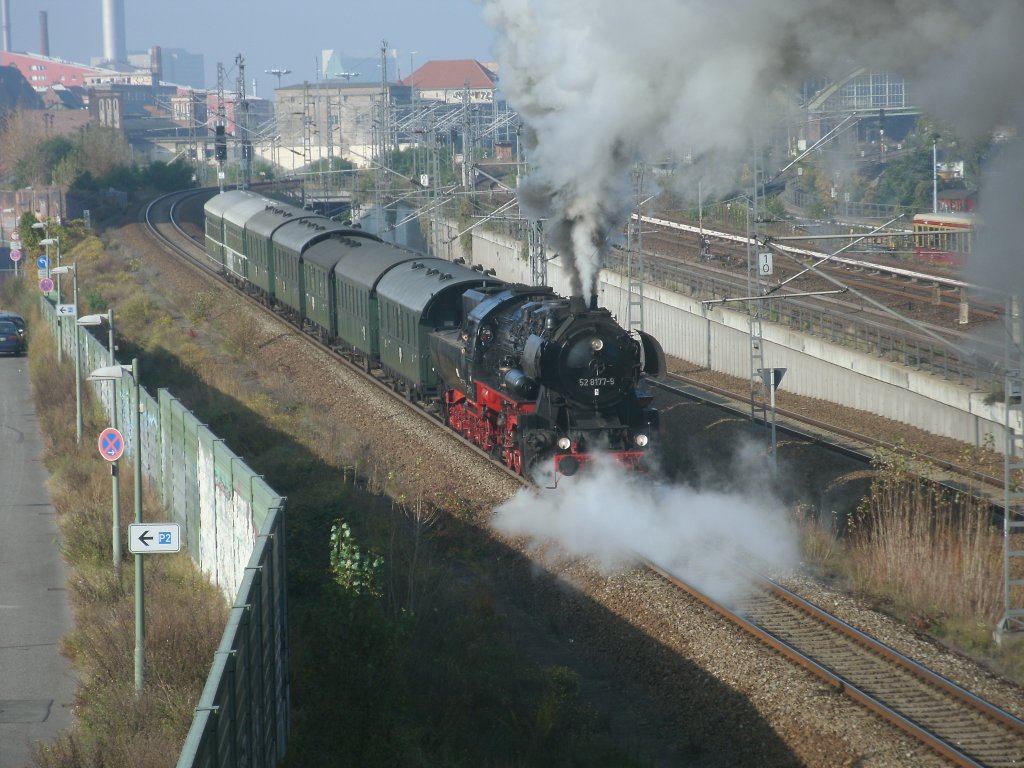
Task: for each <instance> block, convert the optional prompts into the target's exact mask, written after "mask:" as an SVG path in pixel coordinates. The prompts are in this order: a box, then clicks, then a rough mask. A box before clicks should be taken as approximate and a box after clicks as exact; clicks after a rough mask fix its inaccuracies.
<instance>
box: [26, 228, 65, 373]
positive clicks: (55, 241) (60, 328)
mask: <svg viewBox="0 0 1024 768" xmlns="http://www.w3.org/2000/svg"><path fill="white" fill-rule="evenodd" d="M40 224H42V225H43V226H44V227H47V230H46V231H47V232H49V229H48V227H49V224H48V223H46V222H39V221H37V222H36V223H35V224H33V225H32V227H33V229H35V228H37V227H39V225H40ZM39 244H40V245H45V246H46V268H47V270H48V271H49V274H51V275H56V276H57V303H58V304H59V303H60V301H61V293H60V276H61V275H62V274H63V272H61V271H60V238H59V237H46V238H44V239H42V240H40V241H39ZM51 245H56V246H57V267H56V268H55V269H51V268H50V246H51ZM57 362H58V363H63V362H64V319H63V318H62V317H58V318H57Z"/></svg>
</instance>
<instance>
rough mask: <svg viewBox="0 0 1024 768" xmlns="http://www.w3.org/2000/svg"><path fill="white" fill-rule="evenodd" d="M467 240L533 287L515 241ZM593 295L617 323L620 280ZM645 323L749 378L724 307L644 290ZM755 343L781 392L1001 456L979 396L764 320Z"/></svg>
mask: <svg viewBox="0 0 1024 768" xmlns="http://www.w3.org/2000/svg"><path fill="white" fill-rule="evenodd" d="M473 234H474V237H473V263H474V264H483V265H484V267H485V268H491V267H494V268H495V269H496V270H497V274H498V277H500V278H502V279H503V280H508V281H512V282H523V283H529V282H531V278H530V264H529V261H527V260H525V259H524V258H523V257H522V253H523V249H522V246H521V244H520V243H519V242H518V241H517V240H513V239H512V238H509V237H507V236H503V235H500V234H497V233H494V232H487V231H480V230H477V231H475V232H474V233H473ZM563 273H564V270H563V268H562V265H561V257H555V258H554V259H553V260H551V261H550V262H548V283H549V284H550V285H551V286H552V287H553V288H554V289H555V290H556V291H557V292H558V293H560V294H563V295H568V293H569V283H568V279H567V278H566V277H565V276H564V274H563ZM600 293H601V305H602V306H605V307H607V308H608V309H610V310H611V311H612V312H613V313H615V314H616V316H617V317H618V318H619V321H620V322H622V323H623V324H625V319H626V312H627V305H628V295H627V285H626V280H625V277H623V276H622V275H619V274H617V273H613V272H609V271H607V270H606V271H604V272H602V276H601V285H600ZM643 318H644V330H645V331H647V332H648V333H651V334H653V335H654V336H655V337H656V338H657V339H658V340H659V341H660V342H661V344H662V346H663V347H664V348H665V353H666V354H668V355H671V356H673V357H678V358H680V359H682V360H685V361H687V362H690V363H694V364H697V365H702V366H706V367H710V368H711V369H712V370H715V371H720V372H722V373H727V374H729V375H731V376H737V377H739V378H748V377H749V376H750V374H751V371H750V335H749V324H748V320H747V316H746V315H745V314H741V313H739V312H735V311H733V310H730V309H726V308H722V307H715V308H713V309H711V310H709V311H708V312H707V313H706V314H705V313H704V312H703V308H702V305H701V304H700V301H699V300H698V299H694V298H690V297H688V296H684V295H681V294H678V293H674V292H672V291H669V290H667V289H665V288H661V287H659V286H656V285H645V286H644V305H643ZM762 337H763V339H764V364H765V366H767V367H773V368H786V369H787V372H786V378H785V381H784V382H783V385H782V388H783V389H785V390H787V391H789V392H794V393H796V394H799V395H804V396H807V397H814V398H819V399H821V400H827V401H830V402H835V403H842V404H844V405H846V406H849V407H850V408H853V409H856V410H860V411H867V412H869V413H874V414H878V415H879V416H885V417H887V418H890V419H894V420H896V421H900V422H903V423H906V424H910V425H912V426H915V427H918V428H920V429H923V430H926V431H928V432H931V433H933V434H936V435H941V436H944V437H952V438H955V439H957V440H961V441H963V442H965V443H969V444H972V445H976V446H981V445H985V444H991V445H992V446H993V447H994V448H995V449H996V450H998V451H1000V452H1002V451H1003V450H1004V448H1005V445H1006V427H1005V424H1006V409H1005V406H1004V405H1003V404H1002V403H996V404H993V405H986V404H985V403H984V398H985V393H983V392H978V391H972V390H971V389H969V388H968V387H965V386H963V385H959V384H956V383H954V382H951V381H944V380H942V379H940V378H938V377H936V376H934V375H932V374H929V373H925V372H923V371H917V370H914V369H912V368H907V367H905V366H902V365H897V364H894V363H890V362H889V361H887V360H885V359H883V358H881V357H877V356H873V355H868V354H863V353H860V352H857V351H855V350H852V349H849V348H847V347H842V346H837V345H833V344H830V343H829V342H827V341H826V340H824V339H821V338H819V337H815V336H809V335H806V334H803V333H799V332H797V331H794V330H792V329H790V328H788V327H786V326H782V325H773V324H772V323H769V322H767V321H766V322H764V323H763V325H762ZM1015 415H1017V414H1015ZM1013 428H1014V429H1015V430H1016V432H1017V433H1018V434H1019V433H1020V432H1021V430H1022V428H1024V425H1022V424H1021V423H1019V419H1018V423H1016V424H1015V425H1014V427H1013Z"/></svg>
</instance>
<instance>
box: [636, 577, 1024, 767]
mask: <svg viewBox="0 0 1024 768" xmlns="http://www.w3.org/2000/svg"><path fill="white" fill-rule="evenodd" d="M647 565H648V567H650V568H651V569H652V570H654V571H656V572H657V573H659V574H660V575H661V576H662V578H664V579H666V580H667V581H669V582H670V583H671V584H673V585H675V586H676V587H678V588H679V589H682V590H684V591H686V592H687V593H688V594H690V595H691V596H693V597H694V598H695V599H697V600H698V601H700V602H701V603H703V604H704V605H706V606H708V607H709V608H711V609H712V610H714V611H716V612H718V613H719V614H721V615H722V616H724V617H725V618H727V619H728V620H729V621H731V622H733V623H735V624H737V625H739V626H741V627H742V628H743V629H745V630H746V631H747V632H749V633H751V634H752V635H754V636H755V637H757V638H758V639H760V640H761V641H762V642H763V643H765V644H766V645H768V646H769V647H770V648H772V649H773V650H775V651H777V652H779V653H781V654H782V655H783V656H785V657H786V658H787V659H789V660H790V661H792V662H794V663H796V664H799V665H800V666H802V667H804V668H805V669H807V670H809V671H810V672H811V673H812V674H814V675H816V676H817V677H819V678H821V679H822V680H824V681H825V682H827V683H828V684H829V685H831V686H833V687H834V688H835V689H836V690H838V691H840V692H841V693H843V695H845V696H847V697H849V698H851V699H853V700H854V701H856V702H857V703H859V704H860V705H862V706H863V707H865V708H867V709H869V710H870V711H872V712H874V713H875V714H877V715H878V716H879V717H882V718H883V719H885V720H887V721H888V722H890V723H892V724H893V725H895V726H896V727H898V728H899V729H901V730H903V731H904V732H906V733H907V734H909V735H911V736H913V737H914V738H916V739H918V740H919V741H921V742H922V743H923V744H925V745H927V746H928V747H929V748H931V749H932V750H934V751H935V752H937V753H938V754H940V755H942V756H943V757H945V758H946V759H948V760H949V761H950V762H951V763H952V764H953V765H957V766H987V767H988V768H1003V767H1004V766H1019V765H1022V764H1024V721H1021V720H1019V719H1018V718H1016V717H1014V716H1013V715H1012V714H1010V713H1009V712H1006V711H1004V710H1002V709H1000V708H999V707H996V706H994V705H992V704H991V703H989V702H987V701H984V700H983V699H980V698H978V697H977V696H975V695H974V694H972V693H971V692H969V691H967V690H965V689H964V688H961V687H960V686H958V685H956V684H955V683H953V682H951V681H949V680H947V679H946V678H944V677H942V676H941V675H938V674H936V673H934V672H932V671H931V670H929V669H927V668H925V667H923V666H921V665H920V664H918V663H917V662H915V661H914V660H913V659H910V658H908V657H907V656H904V655H903V654H901V653H898V652H897V651H895V650H893V649H892V648H890V647H889V646H887V645H885V644H884V643H882V642H880V641H879V640H877V639H875V638H873V637H870V636H869V635H866V634H865V633H863V632H861V631H859V630H858V629H856V628H855V627H852V626H850V625H849V624H846V623H845V622H843V621H841V620H840V619H838V618H836V617H835V616H833V615H831V614H830V613H828V612H827V611H824V610H823V609H821V608H819V607H818V606H815V605H812V604H811V603H809V602H807V601H806V600H804V599H802V598H801V597H799V596H798V595H796V594H794V593H793V592H790V591H789V590H787V589H784V588H783V587H781V586H779V585H778V584H775V583H774V582H771V581H769V580H768V579H765V578H763V577H752V578H753V580H754V584H755V586H754V589H753V590H752V592H751V593H750V594H749V595H748V596H747V597H745V598H744V599H743V600H742V601H741V603H740V604H739V605H738V606H736V607H735V608H729V607H727V606H725V605H723V604H721V603H718V602H716V601H714V600H712V599H711V598H709V597H707V595H705V594H703V593H702V592H699V591H697V590H695V589H693V588H692V587H690V586H689V585H688V584H686V583H684V582H682V581H681V580H679V579H678V578H676V577H675V576H674V575H672V574H671V573H669V572H667V571H665V570H664V569H663V568H661V567H660V566H658V565H657V564H654V563H647Z"/></svg>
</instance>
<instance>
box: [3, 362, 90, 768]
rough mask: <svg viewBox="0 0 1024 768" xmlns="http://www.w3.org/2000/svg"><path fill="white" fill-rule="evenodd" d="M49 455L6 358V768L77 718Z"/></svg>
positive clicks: (17, 369) (22, 370) (24, 383)
mask: <svg viewBox="0 0 1024 768" xmlns="http://www.w3.org/2000/svg"><path fill="white" fill-rule="evenodd" d="M42 454H43V444H42V438H41V436H40V434H39V422H38V421H37V419H36V412H35V406H34V404H33V403H32V397H31V388H30V384H29V377H28V364H27V361H26V359H25V358H11V357H0V768H23V767H24V766H26V765H27V764H28V760H29V754H30V749H29V744H30V743H31V742H33V741H47V742H48V741H51V740H52V739H53V738H54V737H55V736H57V735H58V734H59V733H61V732H63V731H65V730H67V729H68V727H69V726H70V725H71V707H72V704H73V701H74V693H75V687H76V679H75V676H74V669H73V668H72V666H71V664H70V663H69V662H68V661H67V660H66V659H65V658H64V657H63V656H61V655H60V647H59V642H60V638H61V636H63V635H65V634H67V633H68V632H69V631H70V630H71V627H72V616H71V608H70V606H69V605H68V595H67V578H68V572H67V568H66V567H65V564H64V561H63V559H62V558H61V554H60V534H59V531H58V529H57V516H56V513H55V512H54V509H53V506H52V505H51V503H50V497H49V493H48V491H47V485H46V483H47V472H46V468H45V467H44V466H43V464H42V461H41V459H42Z"/></svg>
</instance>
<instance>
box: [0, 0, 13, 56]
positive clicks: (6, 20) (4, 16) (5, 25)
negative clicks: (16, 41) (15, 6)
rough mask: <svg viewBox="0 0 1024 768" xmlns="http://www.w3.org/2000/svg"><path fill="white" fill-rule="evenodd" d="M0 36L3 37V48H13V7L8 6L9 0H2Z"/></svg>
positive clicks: (7, 49)
mask: <svg viewBox="0 0 1024 768" xmlns="http://www.w3.org/2000/svg"><path fill="white" fill-rule="evenodd" d="M0 27H2V29H0V37H2V38H3V49H4V50H5V51H10V50H11V9H10V8H8V7H7V0H0Z"/></svg>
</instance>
